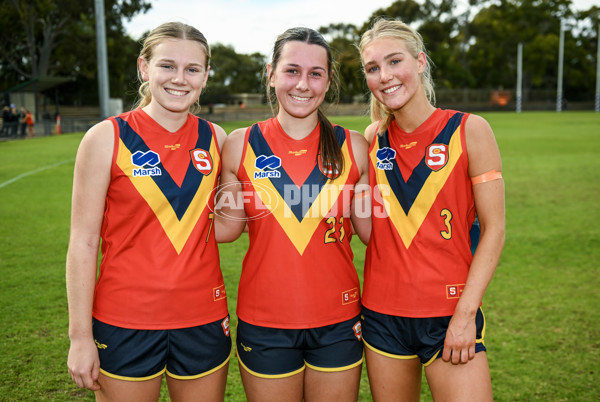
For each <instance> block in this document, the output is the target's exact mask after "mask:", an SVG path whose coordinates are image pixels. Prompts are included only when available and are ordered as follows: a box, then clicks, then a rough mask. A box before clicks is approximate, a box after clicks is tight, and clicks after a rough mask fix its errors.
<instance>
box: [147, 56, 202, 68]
mask: <svg viewBox="0 0 600 402" xmlns="http://www.w3.org/2000/svg"><path fill="white" fill-rule="evenodd" d="M156 62H157V63H173V64H174V63H175V60H173V59H169V58H164V59H158V60H156ZM186 66H200V67H204V64H202V63H199V62H196V61H193V62H191V63H187V64H186Z"/></svg>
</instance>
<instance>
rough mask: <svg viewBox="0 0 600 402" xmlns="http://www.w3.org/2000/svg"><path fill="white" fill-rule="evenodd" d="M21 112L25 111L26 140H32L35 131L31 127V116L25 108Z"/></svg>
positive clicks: (32, 123)
mask: <svg viewBox="0 0 600 402" xmlns="http://www.w3.org/2000/svg"><path fill="white" fill-rule="evenodd" d="M23 110H25V125H26V126H27V138H33V137H35V130H34V126H33V125H34V122H33V114H32V113H31V112H30V111H29V110H27V109H25V108H23Z"/></svg>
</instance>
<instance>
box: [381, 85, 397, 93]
mask: <svg viewBox="0 0 600 402" xmlns="http://www.w3.org/2000/svg"><path fill="white" fill-rule="evenodd" d="M398 88H400V85H396V86H395V87H392V88H388V89H384V90H383V93H384V94H389V93H392V92H394V91H395V90H397V89H398Z"/></svg>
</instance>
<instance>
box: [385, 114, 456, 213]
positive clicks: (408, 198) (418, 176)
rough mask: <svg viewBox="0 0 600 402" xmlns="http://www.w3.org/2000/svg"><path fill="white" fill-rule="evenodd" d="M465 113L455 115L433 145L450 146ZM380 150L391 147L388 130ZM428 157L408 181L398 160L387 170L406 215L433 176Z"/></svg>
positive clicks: (392, 186) (394, 160) (393, 160)
mask: <svg viewBox="0 0 600 402" xmlns="http://www.w3.org/2000/svg"><path fill="white" fill-rule="evenodd" d="M462 117H463V113H456V114H454V115H453V116H452V117H451V118H450V119H449V120H448V122H447V123H446V126H444V128H443V129H442V130H441V131H440V133H439V134H438V135H437V137H436V138H435V139H434V140H433V142H432V144H445V145H449V144H450V140H451V139H452V135H453V134H454V133H455V132H456V129H457V128H458V127H459V126H460V123H461V121H462ZM378 141H379V148H380V149H381V148H384V147H388V148H391V146H390V138H389V131H388V130H386V132H385V133H383V135H381V136H379V138H378ZM425 158H426V156H425V155H424V156H423V159H421V161H420V162H419V164H418V165H417V166H416V167H415V168H414V169H413V171H412V173H411V175H410V177H409V178H408V180H407V181H405V180H404V178H403V177H402V173H401V172H400V168H399V167H398V163H397V162H396V159H392V160H391V161H390V162H391V163H392V165H393V169H391V170H386V172H385V175H386V177H387V179H388V183H389V185H390V187H391V188H392V191H393V192H394V195H395V196H396V199H397V200H398V202H399V203H400V205H401V206H402V209H403V210H404V213H405V214H406V215H408V212H409V211H410V208H411V207H412V205H413V203H414V202H415V200H416V199H417V197H418V196H419V192H420V191H421V189H422V188H423V185H424V184H425V181H427V178H428V177H429V175H430V174H431V172H432V170H431V168H429V167H428V166H427V164H426V163H425Z"/></svg>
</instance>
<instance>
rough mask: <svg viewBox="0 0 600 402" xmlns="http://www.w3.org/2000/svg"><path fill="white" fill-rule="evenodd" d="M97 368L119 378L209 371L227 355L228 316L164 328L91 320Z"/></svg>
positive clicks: (193, 375)
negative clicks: (142, 327)
mask: <svg viewBox="0 0 600 402" xmlns="http://www.w3.org/2000/svg"><path fill="white" fill-rule="evenodd" d="M93 332H94V340H95V342H96V346H97V347H98V353H99V357H100V371H101V372H102V373H103V374H105V375H107V376H109V377H111V378H117V379H120V380H129V381H143V380H150V379H152V378H156V377H158V376H160V375H162V374H163V373H164V372H166V373H167V375H168V376H170V377H173V378H177V379H181V380H191V379H196V378H200V377H204V376H206V375H208V374H211V373H213V372H215V371H217V370H219V369H220V368H221V367H223V366H224V365H226V364H227V362H228V361H229V359H230V357H231V337H230V336H229V316H227V317H225V318H224V319H222V320H218V321H215V322H212V323H209V324H205V325H200V326H197V327H191V328H180V329H168V330H138V329H127V328H120V327H115V326H113V325H108V324H105V323H103V322H100V321H98V320H96V319H94V320H93Z"/></svg>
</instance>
